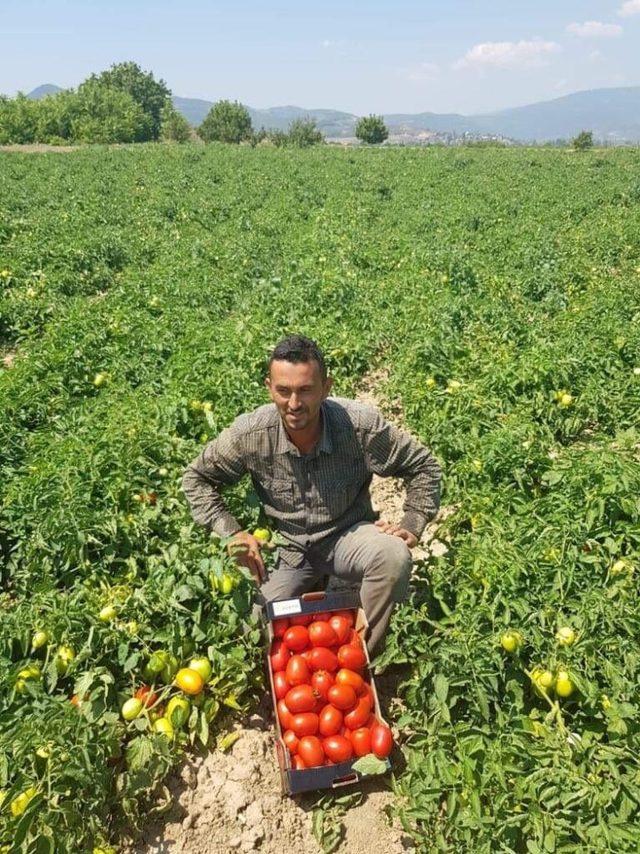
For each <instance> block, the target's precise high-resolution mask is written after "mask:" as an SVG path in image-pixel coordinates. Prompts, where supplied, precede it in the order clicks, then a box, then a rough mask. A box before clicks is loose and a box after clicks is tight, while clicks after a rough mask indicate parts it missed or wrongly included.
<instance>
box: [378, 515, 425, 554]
mask: <svg viewBox="0 0 640 854" xmlns="http://www.w3.org/2000/svg"><path fill="white" fill-rule="evenodd" d="M375 526H376V528H378V529H379V530H380V531H382V533H383V534H391V535H392V536H394V537H400V539H401V540H404V541H405V543H406V544H407V546H408V547H409V548H410V549H412V548H414V547H415V546H417V545H418V538H417V537H416V535H415V534H412V533H411V531H407V530H406V528H401V527H400V525H392V524H391V523H390V522H385V521H384V520H382V519H378V521H377V522H376V523H375Z"/></svg>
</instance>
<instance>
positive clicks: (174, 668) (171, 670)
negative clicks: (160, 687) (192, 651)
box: [160, 654, 180, 685]
mask: <svg viewBox="0 0 640 854" xmlns="http://www.w3.org/2000/svg"><path fill="white" fill-rule="evenodd" d="M179 667H180V662H179V661H178V659H177V658H176V657H175V655H171V654H167V659H166V662H165V664H164V665H163V667H162V671H161V673H160V675H161V676H162V680H163V682H165V683H166V684H167V685H168V684H169V683H170V682H173V677H174V676H175V675H176V673H177V672H178V669H179Z"/></svg>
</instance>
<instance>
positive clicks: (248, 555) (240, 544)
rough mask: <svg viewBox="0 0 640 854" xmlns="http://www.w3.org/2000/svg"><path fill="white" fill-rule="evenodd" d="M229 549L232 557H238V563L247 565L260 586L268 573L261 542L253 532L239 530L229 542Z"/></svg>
mask: <svg viewBox="0 0 640 854" xmlns="http://www.w3.org/2000/svg"><path fill="white" fill-rule="evenodd" d="M227 551H228V552H229V555H230V557H233V558H235V559H236V563H239V564H240V565H241V566H246V567H247V569H248V570H249V571H250V572H251V575H253V578H254V580H255V582H256V584H257V585H258V586H260V585H261V584H262V582H263V581H265V580H266V577H267V574H266V572H265V568H264V562H263V560H262V556H261V554H260V543H259V542H258V540H256V538H255V537H254V536H253V534H250V533H249V532H248V531H238V533H237V534H234V536H233V539H232V540H230V541H229V543H227Z"/></svg>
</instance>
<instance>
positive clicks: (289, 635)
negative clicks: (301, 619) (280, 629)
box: [283, 626, 309, 652]
mask: <svg viewBox="0 0 640 854" xmlns="http://www.w3.org/2000/svg"><path fill="white" fill-rule="evenodd" d="M283 640H284V642H285V643H286V645H287V646H288V647H289V649H290V650H292V651H293V652H302V650H303V649H306V648H307V647H308V646H309V632H308V630H307V627H306V626H290V627H289V628H288V629H287V631H286V632H285V633H284V637H283Z"/></svg>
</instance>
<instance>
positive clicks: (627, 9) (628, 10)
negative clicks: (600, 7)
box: [618, 0, 640, 18]
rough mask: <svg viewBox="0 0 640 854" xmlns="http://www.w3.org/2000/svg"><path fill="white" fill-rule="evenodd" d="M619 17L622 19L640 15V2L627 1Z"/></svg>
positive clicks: (635, 0) (638, 0) (637, 0)
mask: <svg viewBox="0 0 640 854" xmlns="http://www.w3.org/2000/svg"><path fill="white" fill-rule="evenodd" d="M618 15H620V16H621V17H622V18H630V17H631V15H640V0H627V2H626V3H623V4H622V6H621V7H620V8H619V9H618Z"/></svg>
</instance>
